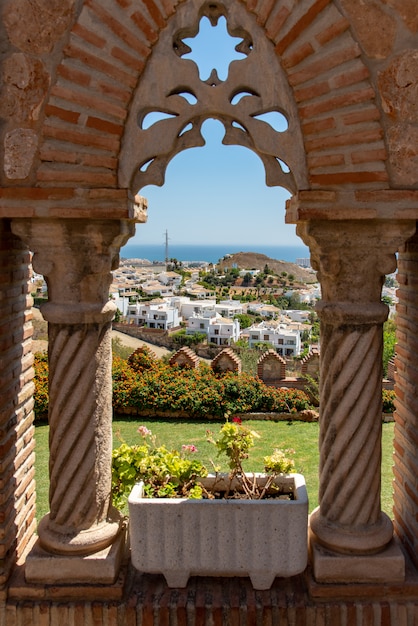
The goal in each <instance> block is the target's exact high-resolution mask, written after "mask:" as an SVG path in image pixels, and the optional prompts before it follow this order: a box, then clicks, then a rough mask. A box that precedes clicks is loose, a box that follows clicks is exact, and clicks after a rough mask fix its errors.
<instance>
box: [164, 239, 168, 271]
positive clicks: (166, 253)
mask: <svg viewBox="0 0 418 626" xmlns="http://www.w3.org/2000/svg"><path fill="white" fill-rule="evenodd" d="M165 264H166V265H168V230H166V231H165Z"/></svg>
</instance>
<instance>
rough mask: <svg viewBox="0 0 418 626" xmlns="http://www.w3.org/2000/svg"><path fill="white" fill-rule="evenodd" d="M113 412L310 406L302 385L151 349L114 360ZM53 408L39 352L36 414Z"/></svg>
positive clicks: (217, 412)
mask: <svg viewBox="0 0 418 626" xmlns="http://www.w3.org/2000/svg"><path fill="white" fill-rule="evenodd" d="M112 378H113V410H114V412H115V413H116V414H117V413H124V412H127V411H128V410H129V409H133V410H135V411H134V412H140V411H150V412H153V414H156V415H158V414H161V415H163V414H167V413H173V412H174V413H176V412H178V413H182V414H184V413H186V414H187V415H188V416H189V417H191V418H205V417H219V418H223V417H225V415H227V414H230V415H235V414H240V413H252V412H254V413H264V412H265V413H267V412H276V413H292V412H294V413H295V412H298V411H303V410H304V409H307V408H309V407H310V403H309V398H308V396H307V394H305V393H304V392H303V391H299V390H297V389H276V388H274V387H268V386H267V385H265V384H264V383H263V382H262V381H261V380H260V379H259V378H257V377H254V376H251V375H249V374H244V373H241V374H237V373H234V372H227V373H224V374H219V373H215V372H214V371H213V370H212V369H211V368H210V367H209V366H208V365H207V364H206V363H201V364H200V366H199V367H198V368H197V369H188V368H180V367H179V366H178V365H169V364H167V363H165V362H163V361H162V360H159V359H155V358H154V357H153V356H152V353H151V352H150V351H149V350H148V349H147V348H146V347H145V348H139V349H138V350H136V351H135V352H134V353H133V354H132V355H131V356H130V357H129V359H128V360H127V361H126V360H124V359H122V358H120V357H114V358H113V366H112ZM382 399H383V412H384V413H392V412H393V411H394V399H395V393H394V392H393V391H388V390H383V392H382ZM47 412H48V359H47V356H46V354H36V355H35V416H36V417H38V418H40V417H44V416H45V415H46V414H47Z"/></svg>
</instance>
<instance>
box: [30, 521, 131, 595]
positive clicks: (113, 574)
mask: <svg viewBox="0 0 418 626" xmlns="http://www.w3.org/2000/svg"><path fill="white" fill-rule="evenodd" d="M125 546H126V529H125V528H124V529H122V530H121V531H120V533H119V534H118V536H117V537H116V539H115V541H114V543H112V544H111V545H110V546H108V547H107V548H104V549H103V550H100V551H98V552H95V553H93V554H89V555H86V556H73V555H62V554H51V553H50V552H47V551H46V550H44V549H43V548H42V547H41V545H40V542H39V539H37V540H36V542H35V544H34V545H33V547H32V549H31V550H30V552H29V554H28V555H27V557H26V563H25V579H26V582H27V583H34V584H43V585H51V584H53V585H73V584H89V585H95V584H101V585H111V584H113V583H114V582H115V581H116V579H117V577H118V575H119V571H120V568H121V565H122V561H123V558H124V554H125Z"/></svg>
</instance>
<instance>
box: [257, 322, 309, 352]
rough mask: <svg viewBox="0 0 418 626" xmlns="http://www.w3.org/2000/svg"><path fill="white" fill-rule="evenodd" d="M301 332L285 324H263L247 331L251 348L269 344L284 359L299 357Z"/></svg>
mask: <svg viewBox="0 0 418 626" xmlns="http://www.w3.org/2000/svg"><path fill="white" fill-rule="evenodd" d="M300 334H301V333H300V331H299V330H291V329H289V328H288V327H287V326H286V325H285V324H278V325H274V326H273V325H270V324H268V322H261V323H260V324H256V325H254V326H250V327H249V328H246V329H245V335H246V336H248V343H249V346H250V348H252V347H253V346H254V344H256V343H269V344H271V345H272V346H273V347H274V349H275V350H276V351H277V354H279V355H280V356H284V357H286V356H287V357H294V356H298V354H300V351H301V339H300Z"/></svg>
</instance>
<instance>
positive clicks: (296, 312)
mask: <svg viewBox="0 0 418 626" xmlns="http://www.w3.org/2000/svg"><path fill="white" fill-rule="evenodd" d="M283 313H284V315H286V317H289V318H290V319H291V320H292V322H299V323H300V324H303V323H304V322H309V316H310V314H311V311H301V310H300V309H286V310H285V311H283Z"/></svg>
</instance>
